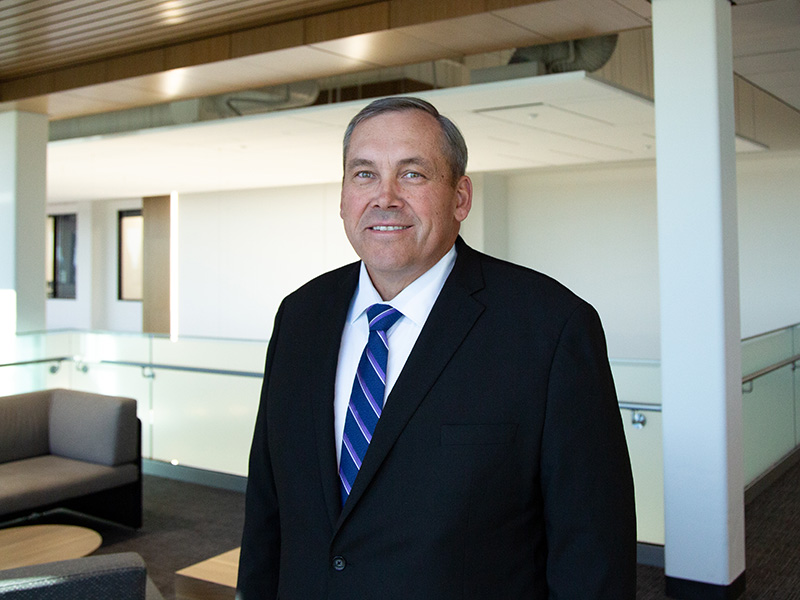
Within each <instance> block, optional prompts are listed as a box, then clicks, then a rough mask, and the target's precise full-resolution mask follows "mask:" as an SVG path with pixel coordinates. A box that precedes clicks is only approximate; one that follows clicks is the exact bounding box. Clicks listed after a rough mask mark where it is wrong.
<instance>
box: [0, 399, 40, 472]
mask: <svg viewBox="0 0 800 600" xmlns="http://www.w3.org/2000/svg"><path fill="white" fill-rule="evenodd" d="M49 413H50V392H49V391H42V392H30V393H28V394H16V395H14V396H4V397H2V398H0V426H2V432H0V463H4V462H9V461H12V460H19V459H22V458H30V457H32V456H40V455H42V454H48V453H49V452H50V446H49V442H48V427H49V422H50V417H49Z"/></svg>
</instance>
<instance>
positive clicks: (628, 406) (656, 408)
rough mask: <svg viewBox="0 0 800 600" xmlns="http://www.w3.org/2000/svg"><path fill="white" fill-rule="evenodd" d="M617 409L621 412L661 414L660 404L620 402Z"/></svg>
mask: <svg viewBox="0 0 800 600" xmlns="http://www.w3.org/2000/svg"><path fill="white" fill-rule="evenodd" d="M619 407H620V408H621V409H623V410H632V411H634V412H640V411H645V412H661V405H660V404H645V403H643V402H620V403H619Z"/></svg>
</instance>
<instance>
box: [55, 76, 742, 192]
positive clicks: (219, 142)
mask: <svg viewBox="0 0 800 600" xmlns="http://www.w3.org/2000/svg"><path fill="white" fill-rule="evenodd" d="M417 95H418V96H420V97H423V98H426V99H428V100H430V101H431V102H433V103H434V104H435V105H436V106H437V108H439V110H440V111H441V112H442V113H443V114H445V115H447V116H449V117H450V118H451V119H453V120H454V121H455V122H456V124H457V125H458V126H459V128H460V129H461V130H462V132H463V134H464V137H465V138H466V140H467V145H468V147H469V150H470V157H469V167H468V168H469V171H470V172H480V171H497V170H508V169H519V168H530V167H542V166H555V165H570V164H580V163H593V162H613V161H621V160H636V159H647V158H653V157H654V156H655V148H654V144H655V134H654V111H653V103H652V102H651V101H649V100H645V99H643V98H641V97H639V96H636V95H634V94H630V93H627V92H624V91H622V90H620V89H618V88H616V87H613V86H610V85H608V84H605V83H603V82H601V81H598V80H596V79H593V78H592V77H590V76H587V75H586V74H585V73H584V72H583V71H580V72H573V73H563V74H556V75H544V76H539V77H529V78H524V79H514V80H509V81H502V82H495V83H484V84H479V85H472V86H464V87H457V88H447V89H440V90H435V91H430V92H424V93H419V94H417ZM367 102H368V101H367V100H361V101H356V102H347V103H342V104H334V105H325V106H315V107H309V108H303V109H296V110H287V111H280V112H273V113H266V114H263V115H255V116H248V117H239V118H235V119H227V120H221V121H213V122H206V123H201V124H195V125H189V126H177V127H169V128H161V129H151V130H146V131H140V132H135V133H132V134H115V135H110V136H97V137H95V138H88V139H87V138H84V139H77V140H65V141H58V142H51V143H50V144H49V145H48V178H47V185H48V197H49V200H50V201H51V202H65V201H77V200H98V199H112V198H138V197H143V196H153V195H160V194H168V193H170V192H171V191H173V190H175V191H178V192H179V193H192V192H204V191H217V190H231V189H248V188H261V187H274V186H291V185H307V184H314V183H327V182H333V181H338V180H340V179H341V168H342V167H341V160H342V159H341V140H342V134H343V132H344V129H345V127H346V126H347V123H348V121H349V120H350V118H351V117H352V116H353V115H354V114H355V113H356V112H358V110H359V109H360V108H361V107H362V106H364V105H365V104H366V103H367ZM738 144H739V149H740V150H753V149H756V148H757V147H756V146H755V145H753V144H750V143H748V142H745V141H741V140H740V141H739V142H738Z"/></svg>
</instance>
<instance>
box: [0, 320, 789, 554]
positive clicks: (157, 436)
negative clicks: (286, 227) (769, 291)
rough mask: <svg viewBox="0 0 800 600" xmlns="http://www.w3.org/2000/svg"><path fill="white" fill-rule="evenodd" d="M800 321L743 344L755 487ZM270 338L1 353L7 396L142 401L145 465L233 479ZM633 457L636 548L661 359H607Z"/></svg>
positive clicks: (651, 507) (781, 428) (2, 391)
mask: <svg viewBox="0 0 800 600" xmlns="http://www.w3.org/2000/svg"><path fill="white" fill-rule="evenodd" d="M798 352H800V324H798V325H795V326H792V327H788V328H786V329H782V330H780V331H773V332H768V333H766V334H763V335H760V336H757V337H753V338H748V339H746V340H744V341H743V343H742V364H743V372H744V373H745V376H744V378H743V382H744V383H743V406H744V413H743V418H744V454H745V477H746V481H747V483H748V485H750V484H752V483H753V481H755V480H757V479H758V478H759V477H761V476H762V475H763V474H764V473H765V472H766V471H769V470H770V469H771V468H772V466H773V465H775V464H776V463H778V462H779V461H780V460H781V459H782V458H784V457H785V456H786V455H787V454H789V453H790V452H792V451H793V450H794V449H795V447H796V446H797V445H798V443H800V439H798V434H800V411H798V406H797V404H798V402H800V392H798V383H799V381H798V372H797V370H796V369H795V366H796V364H797V361H798ZM265 354H266V342H249V341H242V340H219V339H200V338H182V339H180V340H178V341H176V342H172V341H170V340H169V339H168V338H166V337H162V336H157V335H138V334H120V333H103V332H78V331H63V332H48V333H41V334H27V335H20V336H16V337H14V338H12V339H11V340H10V341H9V342H8V343H3V344H2V349H0V395H8V394H14V393H21V392H26V391H32V390H38V389H45V388H52V387H65V388H71V389H79V390H85V391H89V392H97V393H103V394H111V395H121V396H128V397H132V398H136V400H137V401H138V406H139V408H138V410H139V418H140V419H141V420H142V425H143V427H142V455H143V457H144V458H146V459H150V460H153V461H161V462H164V463H171V464H175V465H183V466H187V467H194V468H197V469H202V470H206V471H213V472H218V473H226V474H231V475H237V476H246V474H247V455H248V452H249V447H250V440H251V435H252V430H253V425H254V423H255V416H256V411H257V408H258V400H259V391H260V387H261V376H262V372H263V362H264V357H265ZM611 368H612V371H613V374H614V380H615V383H616V387H617V394H618V396H619V402H620V413H621V415H622V420H623V424H624V428H625V435H626V438H627V441H628V448H629V451H630V455H631V463H632V468H633V475H634V481H635V486H636V505H637V520H638V532H639V541H641V542H646V543H650V544H656V545H660V544H663V543H664V500H663V497H664V483H663V454H662V439H661V431H662V430H661V383H660V376H661V374H660V364H659V362H658V361H652V360H624V359H612V360H611Z"/></svg>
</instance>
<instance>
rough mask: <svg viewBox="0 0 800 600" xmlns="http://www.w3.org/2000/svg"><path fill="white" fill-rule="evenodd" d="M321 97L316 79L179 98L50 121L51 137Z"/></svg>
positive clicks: (213, 116) (192, 119) (261, 109)
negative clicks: (214, 94)
mask: <svg viewBox="0 0 800 600" xmlns="http://www.w3.org/2000/svg"><path fill="white" fill-rule="evenodd" d="M318 97H319V85H318V84H317V82H315V81H305V82H296V83H289V84H285V85H277V86H270V87H265V88H260V89H255V90H247V91H241V92H230V93H226V94H219V95H216V96H207V97H205V98H193V99H190V100H178V101H175V102H168V103H165V104H156V105H154V106H142V107H139V108H131V109H128V110H121V111H116V112H110V113H103V114H98V115H89V116H86V117H76V118H74V119H64V120H61V121H53V122H51V123H50V141H55V140H65V139H74V138H82V137H89V136H95V135H111V134H115V133H123V132H130V131H139V130H142V129H152V128H154V127H171V126H175V125H186V124H189V123H200V122H202V121H215V120H219V119H227V118H230V117H241V116H244V115H254V114H261V113H266V112H272V111H276V110H285V109H288V108H300V107H303V106H310V105H312V104H314V103H315V102H316V101H317V98H318Z"/></svg>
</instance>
